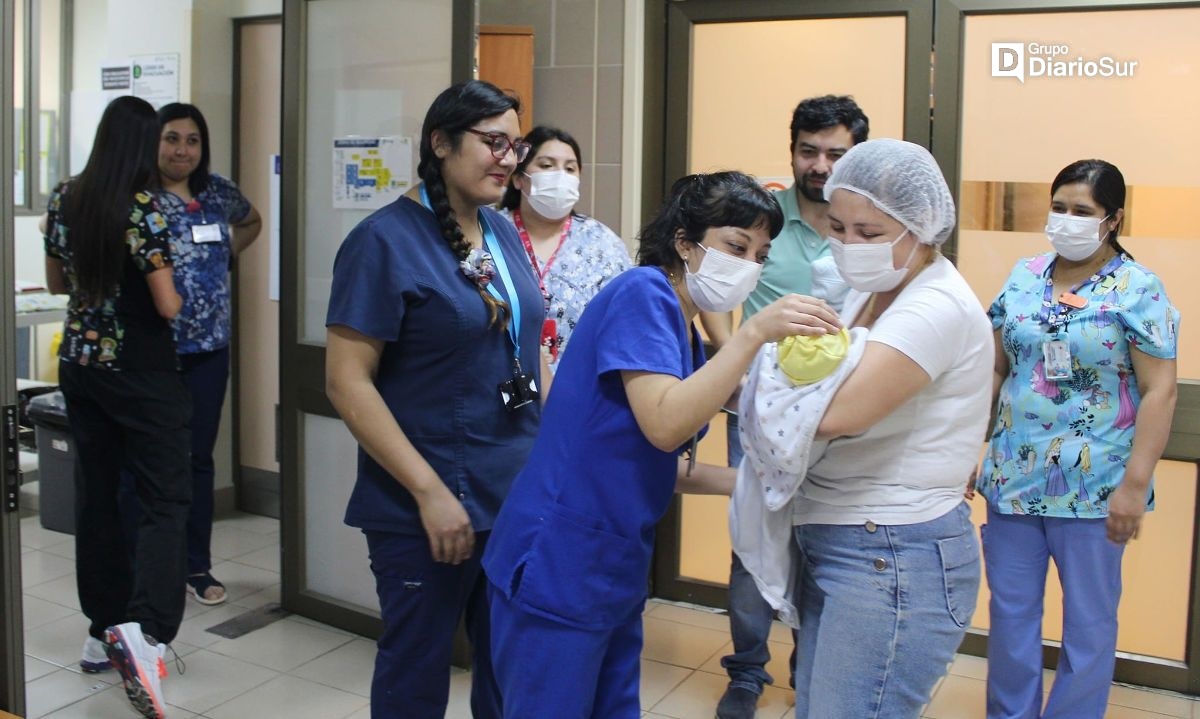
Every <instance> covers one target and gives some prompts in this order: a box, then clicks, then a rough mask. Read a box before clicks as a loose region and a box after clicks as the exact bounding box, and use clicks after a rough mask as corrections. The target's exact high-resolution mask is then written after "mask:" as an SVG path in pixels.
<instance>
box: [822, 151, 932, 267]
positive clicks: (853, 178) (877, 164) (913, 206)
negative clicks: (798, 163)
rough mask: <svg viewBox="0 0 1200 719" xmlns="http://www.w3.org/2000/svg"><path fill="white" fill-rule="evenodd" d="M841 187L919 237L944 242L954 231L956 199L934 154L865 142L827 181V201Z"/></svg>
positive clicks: (845, 158) (848, 153)
mask: <svg viewBox="0 0 1200 719" xmlns="http://www.w3.org/2000/svg"><path fill="white" fill-rule="evenodd" d="M837 189H842V190H849V191H851V192H856V193H858V194H860V195H862V196H864V197H866V198H867V199H869V200H870V201H871V202H872V203H874V204H875V206H876V207H878V208H879V209H880V210H882V211H883V212H885V213H887V214H888V215H890V216H891V217H893V218H894V219H896V220H897V221H898V222H900V224H902V225H904V226H905V227H906V228H908V231H909V232H911V233H912V234H913V235H915V236H916V237H917V239H918V240H919V241H921V242H923V243H925V244H927V245H934V246H938V245H941V244H942V243H943V242H945V241H946V238H948V237H949V236H950V233H951V232H952V231H953V230H954V199H953V198H952V197H951V196H950V188H949V187H947V186H946V178H945V177H943V176H942V170H941V168H939V167H938V164H937V161H935V160H934V159H933V155H930V154H929V151H928V150H926V149H925V148H924V147H921V146H920V145H915V144H913V143H911V142H905V141H903V140H892V139H879V140H867V141H866V142H860V143H859V144H857V145H855V146H854V147H852V148H850V150H849V151H848V152H847V153H846V154H845V155H842V158H841V159H840V160H838V161H837V164H835V165H834V166H833V172H832V173H831V174H830V176H829V180H828V181H827V182H826V183H825V199H826V200H828V199H829V198H830V197H832V196H833V191H834V190H837Z"/></svg>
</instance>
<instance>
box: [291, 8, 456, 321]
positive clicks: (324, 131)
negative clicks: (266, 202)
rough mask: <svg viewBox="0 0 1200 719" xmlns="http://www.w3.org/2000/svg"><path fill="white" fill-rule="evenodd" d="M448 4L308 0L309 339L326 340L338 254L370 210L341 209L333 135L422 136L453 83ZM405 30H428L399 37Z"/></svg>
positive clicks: (305, 264)
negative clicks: (428, 116) (430, 111)
mask: <svg viewBox="0 0 1200 719" xmlns="http://www.w3.org/2000/svg"><path fill="white" fill-rule="evenodd" d="M450 11H451V4H450V3H429V2H416V1H415V0H406V1H404V2H398V1H397V0H353V2H350V1H348V0H320V1H319V2H309V3H307V13H308V22H307V23H306V27H307V37H306V38H305V43H306V47H307V54H306V60H307V63H308V67H307V87H306V89H305V116H304V119H305V125H306V126H305V133H304V134H305V137H304V149H303V152H304V168H303V171H304V174H303V178H304V180H303V185H302V187H303V188H304V217H303V221H302V223H301V227H302V228H303V240H302V243H303V248H302V249H303V261H302V262H301V267H303V268H304V270H303V272H304V275H303V277H304V281H303V283H302V285H301V289H300V292H301V293H302V298H303V303H304V304H303V312H302V317H301V319H300V322H301V326H300V336H301V341H302V342H305V343H311V344H324V342H325V314H326V309H327V307H328V305H329V292H330V285H331V282H332V274H333V259H334V256H335V255H336V254H337V249H338V247H339V246H340V245H341V242H342V240H343V239H344V238H345V237H346V234H347V233H349V232H350V230H351V229H353V228H354V226H355V225H356V224H358V222H359V221H360V220H362V219H363V218H365V217H366V216H367V215H368V214H370V212H369V211H367V210H357V209H354V210H344V209H334V207H333V181H332V164H333V139H334V138H335V137H342V136H345V135H361V136H365V137H378V136H387V135H398V136H402V137H411V138H413V139H414V140H416V139H417V138H419V137H420V133H421V122H422V121H423V120H424V119H425V110H426V109H427V108H428V107H429V104H430V103H432V102H433V98H434V97H436V96H437V94H438V93H439V92H441V91H442V90H444V89H445V88H446V87H447V86H448V85H449V84H450V75H449V68H450V46H451V42H450V30H451V12H450ZM364 17H370V18H373V21H372V22H369V23H364V22H363V18H364ZM397 27H420V28H422V31H421V32H420V33H416V34H413V35H412V36H411V37H407V38H406V39H405V41H404V42H396V36H395V29H396V28H397ZM417 144H418V143H417V142H415V141H414V142H413V153H412V154H413V166H412V172H413V176H414V177H415V175H416V162H417Z"/></svg>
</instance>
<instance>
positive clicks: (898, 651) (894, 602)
mask: <svg viewBox="0 0 1200 719" xmlns="http://www.w3.org/2000/svg"><path fill="white" fill-rule="evenodd" d="M795 534H796V542H797V543H798V545H799V548H800V551H801V554H802V555H803V558H804V560H805V561H804V564H803V568H802V574H803V577H802V580H801V581H802V584H801V595H800V596H799V597H798V600H799V609H800V622H801V627H802V629H801V630H800V636H799V642H798V644H797V646H796V650H797V656H796V717H797V719H806V718H807V717H855V718H856V719H857V718H859V717H863V718H867V717H869V718H871V719H901V718H903V719H915V718H916V717H917V716H918V715H919V714H920V711H921V707H922V706H924V705H925V703H926V702H928V701H929V695H930V692H931V691H932V690H933V686H934V684H935V683H937V680H938V679H939V678H940V677H941V676H942V675H943V674H945V673H946V669H947V666H948V665H949V664H950V661H951V660H952V659H953V658H954V652H955V650H957V649H958V645H959V643H960V642H961V641H962V638H963V635H964V634H965V633H966V629H967V625H968V624H969V623H970V621H971V615H972V614H973V613H974V611H975V598H976V594H977V592H978V591H979V564H980V561H979V544H978V542H976V541H975V532H974V530H973V529H972V527H971V514H970V510H969V509H968V508H967V505H966V504H965V503H963V504H960V505H958V506H957V507H955V508H954V509H952V510H951V511H949V512H947V513H946V514H944V515H942V516H941V517H938V518H937V519H933V520H930V521H928V522H921V523H919V524H907V525H890V526H882V525H875V524H873V523H867V524H865V525H830V524H807V525H801V526H798V527H796V531H795Z"/></svg>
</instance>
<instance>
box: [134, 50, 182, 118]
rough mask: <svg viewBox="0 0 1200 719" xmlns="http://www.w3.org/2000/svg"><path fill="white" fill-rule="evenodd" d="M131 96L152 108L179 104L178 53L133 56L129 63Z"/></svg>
mask: <svg viewBox="0 0 1200 719" xmlns="http://www.w3.org/2000/svg"><path fill="white" fill-rule="evenodd" d="M131 73H132V75H133V94H134V95H136V96H138V97H140V98H142V99H143V100H145V101H146V102H148V103H150V104H151V105H153V106H154V109H155V110H157V109H158V108H160V107H162V106H163V105H166V104H167V103H169V102H179V53H177V52H172V53H166V54H164V55H135V56H134V57H133V61H132V63H131Z"/></svg>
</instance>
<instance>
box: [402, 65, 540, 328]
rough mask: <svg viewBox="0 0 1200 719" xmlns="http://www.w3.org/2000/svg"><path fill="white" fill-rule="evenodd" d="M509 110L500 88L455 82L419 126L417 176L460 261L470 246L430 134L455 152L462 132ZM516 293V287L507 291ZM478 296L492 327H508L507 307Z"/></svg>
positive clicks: (513, 106) (509, 100) (516, 106)
mask: <svg viewBox="0 0 1200 719" xmlns="http://www.w3.org/2000/svg"><path fill="white" fill-rule="evenodd" d="M509 110H513V111H514V112H517V113H520V111H521V103H520V101H519V100H517V98H515V97H512V96H510V95H505V94H504V93H503V92H502V91H501V90H500V88H498V87H496V86H495V85H493V84H491V83H490V82H485V81H483V80H467V81H466V82H460V83H456V84H454V85H451V86H450V87H448V88H446V89H445V90H443V91H442V93H441V94H440V95H438V96H437V98H436V99H435V100H434V101H433V104H432V105H430V106H429V111H428V112H426V113H425V122H424V123H423V124H422V125H421V154H420V161H419V162H418V164H417V174H418V175H420V177H421V182H422V183H423V184H424V186H425V192H426V194H427V195H428V196H429V205H430V207H431V208H432V209H433V214H434V216H435V217H436V218H437V222H438V226H439V228H440V229H441V231H442V237H443V238H444V239H445V240H446V244H448V245H449V246H450V251H451V252H453V253H454V256H455V257H456V258H458V260H459V261H462V260H465V259H467V255H468V254H470V252H471V244H470V243H469V242H468V241H467V238H466V237H464V236H463V232H462V227H461V226H460V225H459V224H458V218H457V217H456V216H455V213H454V208H453V207H451V206H450V197H449V195H448V194H447V192H446V180H445V178H443V177H442V159H441V158H439V157H438V156H437V155H436V154H435V153H434V148H433V133H434V131H436V130H440V131H441V132H442V133H443V134H445V136H446V139H447V141H448V142H449V143H450V146H451V147H452V148H453V149H455V150H457V149H458V147H459V145H460V144H461V143H462V136H463V133H464V132H465V131H466V130H467V129H468V128H470V127H471V126H472V125H474V124H475V123H477V122H479V121H480V120H485V119H487V118H489V117H495V116H497V115H501V114H503V113H505V112H508V111H509ZM509 289H510V291H515V288H509ZM479 295H480V297H482V298H483V301H484V303H485V304H486V305H487V307H488V314H489V317H490V322H491V325H492V326H499V327H500V329H501V330H504V329H506V328H507V327H508V318H509V314H510V310H509V307H508V304H507V303H506V302H503V301H501V300H498V299H496V298H495V297H493V296H492V295H491V294H489V293H488V291H487V290H486V289H484V288H483V287H480V288H479Z"/></svg>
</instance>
